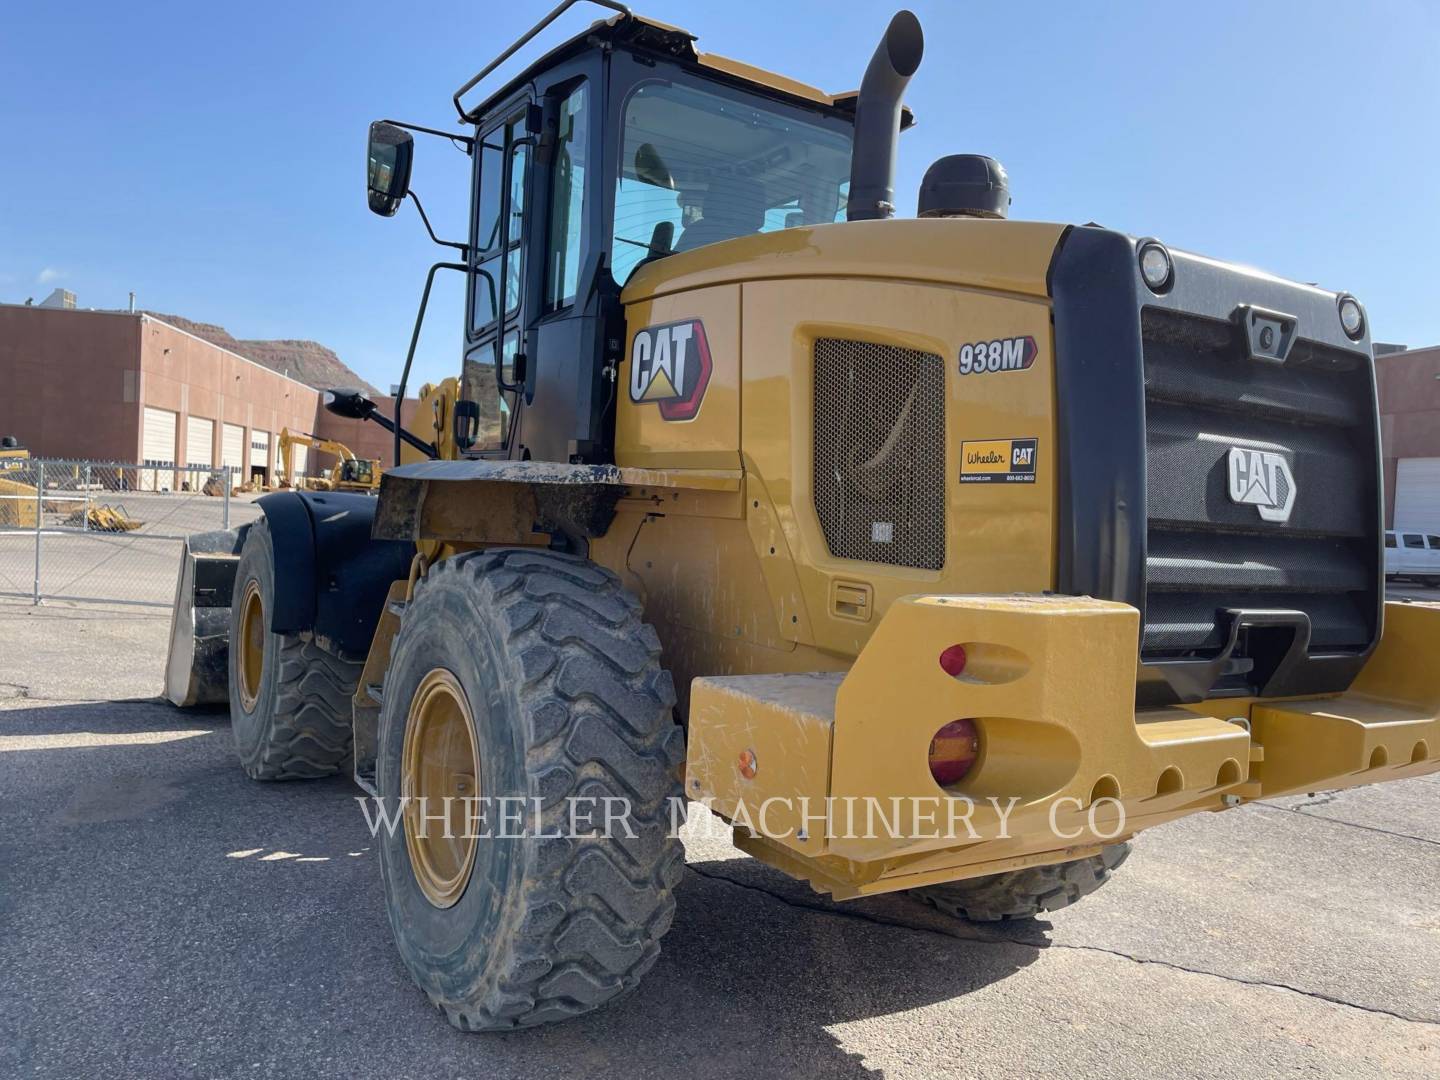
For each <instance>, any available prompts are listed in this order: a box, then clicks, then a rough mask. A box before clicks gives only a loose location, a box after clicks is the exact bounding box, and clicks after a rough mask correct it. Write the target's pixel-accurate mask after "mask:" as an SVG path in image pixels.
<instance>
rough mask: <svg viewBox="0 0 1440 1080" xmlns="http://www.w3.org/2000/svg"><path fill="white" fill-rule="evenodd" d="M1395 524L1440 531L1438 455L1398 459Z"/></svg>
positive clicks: (1422, 529) (1398, 527)
mask: <svg viewBox="0 0 1440 1080" xmlns="http://www.w3.org/2000/svg"><path fill="white" fill-rule="evenodd" d="M1395 527H1396V528H1397V529H1414V530H1416V531H1417V532H1431V533H1440V458H1433V457H1416V458H1401V459H1400V464H1399V467H1398V468H1397V469H1396V470H1395Z"/></svg>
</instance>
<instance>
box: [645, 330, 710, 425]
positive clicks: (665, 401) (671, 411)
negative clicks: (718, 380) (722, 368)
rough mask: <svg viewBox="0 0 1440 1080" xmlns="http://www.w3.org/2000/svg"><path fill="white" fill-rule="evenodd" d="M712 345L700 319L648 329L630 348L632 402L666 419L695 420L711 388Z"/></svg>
mask: <svg viewBox="0 0 1440 1080" xmlns="http://www.w3.org/2000/svg"><path fill="white" fill-rule="evenodd" d="M710 370H711V362H710V343H709V341H707V340H706V338H705V327H704V325H703V324H702V323H701V322H700V320H699V319H687V320H685V321H684V322H674V323H665V324H663V325H661V326H647V327H645V328H644V329H642V330H637V331H636V332H635V340H634V342H633V343H631V346H630V400H631V401H633V402H634V403H635V404H637V405H648V404H652V403H653V404H656V405H658V406H659V407H660V417H661V419H663V420H693V419H695V414H696V413H698V412H699V411H700V403H701V401H703V400H704V399H705V388H706V387H707V386H709V385H710Z"/></svg>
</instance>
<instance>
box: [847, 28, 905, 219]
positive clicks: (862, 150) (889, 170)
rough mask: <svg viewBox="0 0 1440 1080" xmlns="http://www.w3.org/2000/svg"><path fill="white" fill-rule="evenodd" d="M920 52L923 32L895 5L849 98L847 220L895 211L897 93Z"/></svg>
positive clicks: (875, 216) (893, 212) (898, 118)
mask: <svg viewBox="0 0 1440 1080" xmlns="http://www.w3.org/2000/svg"><path fill="white" fill-rule="evenodd" d="M924 55H925V35H924V34H923V33H922V32H921V30H920V20H919V19H917V18H916V17H915V15H914V13H913V12H909V11H897V12H896V13H895V17H894V18H893V19H891V20H890V25H889V26H887V27H886V28H885V36H884V37H883V38H881V39H880V44H879V46H878V47H877V48H876V49H875V55H874V56H872V57H871V58H870V66H869V67H867V68H866V69H865V78H864V79H863V80H861V82H860V96H859V97H858V98H857V99H856V101H855V149H854V151H853V153H852V154H851V156H850V197H849V199H848V200H847V202H846V204H845V218H846V220H847V221H872V220H874V219H876V218H888V217H893V216H894V215H895V143H896V141H897V140H898V139H899V138H900V104H901V103H900V98H901V95H903V94H904V93H905V87H906V86H907V85H908V84H909V82H910V76H911V75H914V74H915V69H916V68H918V67H919V66H920V59H921V57H923V56H924Z"/></svg>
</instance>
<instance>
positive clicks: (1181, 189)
mask: <svg viewBox="0 0 1440 1080" xmlns="http://www.w3.org/2000/svg"><path fill="white" fill-rule="evenodd" d="M552 3H553V0H538V2H534V0H512V2H507V3H504V4H497V3H493V2H488V0H468V2H458V3H445V4H432V3H424V2H420V3H414V4H409V5H405V4H401V5H396V4H394V3H389V4H382V3H377V2H371V0H355V2H350V3H344V4H341V3H328V4H321V3H307V2H305V0H290V2H288V3H283V4H282V3H269V2H258V0H248V2H246V3H243V4H213V5H211V4H196V3H193V2H191V3H183V4H182V3H173V4H171V3H146V2H143V0H134V2H131V3H124V4H121V3H114V2H105V3H96V2H91V0H72V2H70V3H65V4H53V3H41V2H38V0H12V3H10V4H7V5H6V8H7V10H6V14H5V16H4V19H3V23H0V27H3V28H0V115H3V116H4V117H5V119H6V121H7V129H8V130H9V131H10V132H11V139H10V141H9V142H8V143H7V147H6V150H7V154H6V156H7V161H6V163H5V167H4V168H3V170H0V208H3V209H0V301H8V302H17V301H23V300H24V299H25V298H26V297H27V296H35V297H36V298H37V299H38V298H40V297H43V296H44V295H45V294H47V293H48V292H49V291H50V289H51V288H53V287H55V286H57V285H59V286H64V287H66V288H69V289H72V290H74V291H75V292H76V293H77V294H78V295H79V298H80V303H81V305H82V306H94V307H120V306H123V305H124V304H125V302H126V294H127V292H129V291H130V290H132V289H133V290H134V291H135V292H136V293H137V295H138V302H139V304H140V305H141V306H144V307H147V308H151V309H156V310H161V311H173V312H177V313H179V314H183V315H186V316H188V317H190V318H193V319H198V320H202V321H209V322H218V323H222V324H224V325H225V326H226V327H227V328H229V330H230V331H231V332H232V333H234V334H235V335H236V336H237V337H291V338H313V339H316V340H319V341H322V342H324V343H326V344H327V345H330V346H331V347H333V348H334V349H336V351H337V352H339V353H340V355H341V357H342V358H343V359H344V360H346V361H347V362H348V363H349V364H350V365H351V366H352V367H354V368H355V369H356V370H358V371H359V372H360V373H361V374H362V375H364V376H365V377H367V378H368V379H370V381H372V382H374V383H375V384H376V385H378V386H381V387H382V388H384V387H387V386H388V385H389V384H390V383H391V382H392V381H394V379H395V378H396V377H397V376H398V370H399V366H400V362H401V360H402V359H403V356H404V349H405V346H406V344H407V342H408V338H409V330H410V324H411V320H412V319H413V317H414V311H415V305H416V302H417V300H418V297H419V292H420V288H421V285H422V283H423V281H422V278H423V274H424V271H425V268H426V267H427V266H428V265H429V264H430V262H432V261H434V260H435V259H436V258H438V257H440V254H439V249H435V248H433V247H432V246H431V245H430V244H429V242H428V241H427V240H426V239H425V236H424V233H423V230H422V229H421V226H420V223H419V221H418V219H417V218H416V217H415V215H414V211H413V210H411V209H409V208H404V209H402V211H401V213H400V215H398V216H397V217H396V218H395V219H392V220H384V219H381V218H377V217H374V216H372V215H371V214H370V213H368V212H367V211H366V209H365V201H364V192H363V181H362V157H363V150H364V145H363V144H364V139H365V130H366V125H367V123H368V122H369V121H370V120H372V119H374V118H377V117H382V116H393V117H398V118H401V119H407V120H412V121H415V122H418V123H424V124H430V125H434V126H438V127H447V128H448V127H449V126H450V125H451V123H452V122H453V119H454V116H453V112H452V111H451V110H450V101H449V97H450V93H451V92H452V91H453V90H454V88H455V87H456V86H457V85H459V84H460V83H461V82H462V81H464V80H465V79H466V78H467V77H468V76H469V75H470V74H471V73H472V72H473V71H475V70H477V69H478V68H479V67H480V66H481V65H482V64H483V63H484V62H486V61H487V60H488V59H489V58H490V57H491V56H493V55H494V54H495V53H497V52H499V50H500V49H501V48H502V47H503V46H504V45H505V44H507V43H508V42H509V41H511V40H512V39H513V38H514V37H516V36H517V35H518V34H519V33H520V32H522V31H523V30H524V29H526V28H527V27H528V26H529V25H530V24H531V23H532V22H534V21H535V19H537V18H538V17H539V15H540V14H541V13H543V12H544V11H547V10H548V9H549V8H550V7H551V6H552ZM635 7H636V9H637V10H640V11H643V12H645V13H646V14H650V15H653V16H654V17H656V18H659V19H662V20H665V21H668V22H672V23H676V24H678V25H681V26H685V27H686V28H688V29H690V30H692V31H694V32H696V33H697V34H699V36H700V41H701V47H702V48H704V49H706V50H708V51H713V52H718V53H723V54H725V55H728V56H733V57H736V58H738V59H743V60H746V61H749V62H751V63H755V64H759V65H761V66H764V67H769V68H773V69H775V70H778V71H782V72H784V73H786V74H788V75H791V76H793V77H795V78H798V79H801V80H803V81H806V82H810V83H813V84H815V85H818V86H820V87H823V88H825V89H828V90H838V89H848V88H851V87H853V86H855V85H856V84H857V83H858V81H859V77H860V73H861V71H862V70H863V68H864V65H865V62H866V61H867V59H868V58H869V55H870V53H871V51H872V50H873V48H874V45H875V42H876V40H877V39H878V35H879V33H880V31H881V29H882V28H883V26H884V24H885V21H886V19H887V18H888V16H889V14H890V12H891V11H892V10H893V5H892V4H890V3H843V4H836V3H834V2H833V0H831V2H819V0H765V2H755V0H726V2H724V3H698V2H694V0H691V2H684V0H648V2H644V3H641V2H637V3H636V4H635ZM913 8H914V10H915V11H916V12H917V14H919V15H920V18H921V20H922V22H923V23H924V26H925V31H926V40H927V46H928V48H927V57H926V62H925V64H924V65H922V67H921V69H920V72H919V73H918V75H917V76H916V78H915V80H914V81H913V82H912V83H911V90H910V94H909V96H908V100H909V102H910V104H911V106H912V107H913V108H914V110H915V112H916V114H917V115H918V116H919V118H920V123H919V126H917V127H916V128H915V129H914V130H913V131H911V132H910V133H908V134H907V135H906V136H905V137H904V138H903V139H902V140H901V174H900V184H899V192H900V195H901V200H900V201H901V206H902V210H903V211H904V212H905V213H907V214H908V213H913V209H914V197H915V192H916V190H917V188H918V185H919V180H920V176H921V174H922V173H923V172H924V169H925V166H926V165H927V164H928V163H929V162H930V161H932V160H934V159H935V158H936V157H939V156H941V155H942V154H945V153H953V152H978V153H988V154H991V155H993V156H995V157H998V158H999V159H1000V160H1001V161H1003V162H1004V163H1005V165H1006V167H1007V169H1008V170H1009V172H1010V178H1011V186H1012V190H1013V192H1014V196H1015V203H1014V206H1013V208H1012V216H1014V217H1017V218H1030V219H1040V220H1052V221H1073V222H1085V221H1091V220H1093V221H1098V222H1100V223H1102V224H1106V225H1110V226H1113V227H1116V228H1120V229H1124V230H1126V231H1129V232H1132V233H1137V234H1149V235H1155V236H1158V237H1160V238H1161V239H1163V240H1165V241H1166V242H1168V243H1170V244H1172V245H1174V246H1176V247H1182V248H1187V249H1190V250H1195V251H1200V252H1204V253H1206V254H1209V255H1213V256H1215V257H1217V258H1223V259H1231V260H1236V261H1240V262H1246V263H1251V264H1254V265H1258V266H1261V267H1264V268H1266V269H1268V270H1271V271H1273V272H1275V273H1279V274H1282V275H1285V276H1287V277H1294V278H1298V279H1300V280H1305V281H1315V282H1318V283H1320V284H1322V285H1325V286H1327V287H1331V288H1344V289H1349V290H1351V291H1353V292H1355V293H1356V294H1357V295H1358V296H1359V297H1360V298H1361V300H1362V301H1364V302H1365V304H1366V305H1367V307H1368V309H1369V311H1370V314H1371V320H1372V324H1373V327H1374V332H1375V336H1376V337H1377V338H1378V339H1380V340H1387V341H1400V342H1405V343H1408V344H1411V345H1422V344H1434V343H1440V303H1437V301H1436V298H1435V292H1436V289H1437V285H1440V273H1437V257H1440V256H1437V253H1440V182H1437V178H1440V123H1437V119H1436V107H1437V105H1440V64H1437V62H1436V57H1437V55H1440V3H1436V2H1435V0H1425V2H1417V0H1383V2H1377V3H1363V4H1355V3H1347V2H1341V0H1317V2H1301V0H1293V2H1266V0H1249V2H1224V3H1204V4H1189V5H1174V4H1166V3H1155V2H1153V0H1151V2H1149V3H1093V4H1081V3H1052V2H1022V0H1011V2H1009V3H1002V4H995V3H960V2H925V0H917V2H915V3H914V4H913ZM597 10H598V9H597ZM587 18H588V16H581V15H578V14H576V13H574V12H572V13H571V14H570V15H569V16H568V19H569V22H568V23H566V24H565V25H567V26H568V27H572V28H574V27H578V26H579V25H583V23H584V22H585V21H586V19H587ZM558 36H564V35H563V34H561V35H558ZM547 40H548V39H547ZM464 165H465V158H464V157H463V155H461V154H460V153H458V152H455V151H452V150H450V149H449V148H448V146H446V145H444V144H441V143H439V142H436V141H434V140H422V141H421V145H420V146H419V149H418V152H417V160H416V169H415V174H414V177H413V181H412V183H413V186H414V187H415V189H416V190H417V191H418V192H420V194H421V195H422V197H423V198H424V200H425V203H426V207H427V209H429V210H430V212H431V215H432V217H433V218H435V219H436V221H437V227H438V228H439V229H440V231H441V233H442V235H444V234H450V235H458V234H459V233H460V232H462V231H463V220H464V213H465V207H466V195H465V171H464ZM458 295H459V294H458V289H454V290H453V291H451V292H449V293H447V294H445V295H444V296H442V297H440V300H439V306H438V307H437V308H435V310H434V311H433V314H432V318H431V319H430V320H429V322H428V323H427V331H426V335H425V338H424V340H423V343H422V361H421V364H420V367H419V371H420V374H421V375H422V376H428V377H432V378H438V377H441V376H443V375H445V374H449V373H451V372H453V371H454V370H455V369H456V368H457V367H458V345H459V334H460V318H461V316H460V314H459V309H458Z"/></svg>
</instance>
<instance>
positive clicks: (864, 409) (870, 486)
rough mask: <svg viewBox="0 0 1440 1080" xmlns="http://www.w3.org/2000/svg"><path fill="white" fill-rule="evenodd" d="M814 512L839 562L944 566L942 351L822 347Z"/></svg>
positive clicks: (826, 343) (845, 343)
mask: <svg viewBox="0 0 1440 1080" xmlns="http://www.w3.org/2000/svg"><path fill="white" fill-rule="evenodd" d="M814 357H815V402H814V405H815V429H814V437H815V450H814V469H815V472H814V487H815V512H816V514H817V515H818V516H819V518H820V527H821V529H822V530H823V532H824V534H825V543H826V545H827V546H828V547H829V549H830V554H831V555H833V556H835V557H836V558H840V559H859V560H863V561H865V562H876V563H887V564H889V565H892V566H909V567H914V568H916V569H921V570H939V569H940V568H941V567H942V566H943V565H944V563H945V362H944V360H943V359H942V358H941V357H940V356H939V355H937V354H936V353H927V352H920V351H918V350H915V349H902V348H899V347H897V346H893V345H875V344H872V343H870V342H865V341H849V340H844V339H839V338H820V339H819V340H817V341H816V342H815V353H814Z"/></svg>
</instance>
